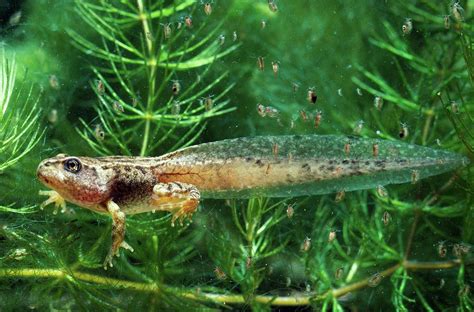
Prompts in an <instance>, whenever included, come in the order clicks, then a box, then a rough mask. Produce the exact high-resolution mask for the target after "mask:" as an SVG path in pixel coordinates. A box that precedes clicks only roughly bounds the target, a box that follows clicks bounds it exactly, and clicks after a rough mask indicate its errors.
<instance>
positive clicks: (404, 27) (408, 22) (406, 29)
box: [402, 18, 413, 35]
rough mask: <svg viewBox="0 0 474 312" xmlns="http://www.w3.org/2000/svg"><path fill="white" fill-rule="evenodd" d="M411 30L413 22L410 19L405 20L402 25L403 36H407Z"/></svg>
mask: <svg viewBox="0 0 474 312" xmlns="http://www.w3.org/2000/svg"><path fill="white" fill-rule="evenodd" d="M412 30H413V22H412V20H411V18H406V19H405V22H404V23H403V25H402V32H403V34H404V35H409V34H410V33H411V32H412Z"/></svg>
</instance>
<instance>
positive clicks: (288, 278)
mask: <svg viewBox="0 0 474 312" xmlns="http://www.w3.org/2000/svg"><path fill="white" fill-rule="evenodd" d="M285 286H286V287H287V288H288V287H290V286H291V278H290V277H289V276H287V277H286V282H285Z"/></svg>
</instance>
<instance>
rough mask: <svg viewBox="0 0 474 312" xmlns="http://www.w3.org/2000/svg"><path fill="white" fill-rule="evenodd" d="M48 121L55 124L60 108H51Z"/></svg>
mask: <svg viewBox="0 0 474 312" xmlns="http://www.w3.org/2000/svg"><path fill="white" fill-rule="evenodd" d="M48 121H49V123H51V124H53V125H54V124H55V123H56V122H57V121H58V110H57V109H54V108H53V109H51V110H50V111H49V113H48Z"/></svg>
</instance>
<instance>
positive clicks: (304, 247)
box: [301, 237, 311, 252]
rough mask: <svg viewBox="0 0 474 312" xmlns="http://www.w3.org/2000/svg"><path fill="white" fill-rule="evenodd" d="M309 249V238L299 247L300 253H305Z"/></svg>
mask: <svg viewBox="0 0 474 312" xmlns="http://www.w3.org/2000/svg"><path fill="white" fill-rule="evenodd" d="M310 248H311V238H309V237H306V238H305V239H304V241H303V244H302V245H301V251H303V252H307V251H308V250H309V249H310Z"/></svg>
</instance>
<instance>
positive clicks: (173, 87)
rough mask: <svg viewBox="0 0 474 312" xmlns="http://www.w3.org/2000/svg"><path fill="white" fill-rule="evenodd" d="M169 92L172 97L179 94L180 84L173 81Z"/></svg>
mask: <svg viewBox="0 0 474 312" xmlns="http://www.w3.org/2000/svg"><path fill="white" fill-rule="evenodd" d="M171 92H173V94H174V95H178V94H179V92H181V84H180V83H179V81H178V80H173V84H172V85H171Z"/></svg>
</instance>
